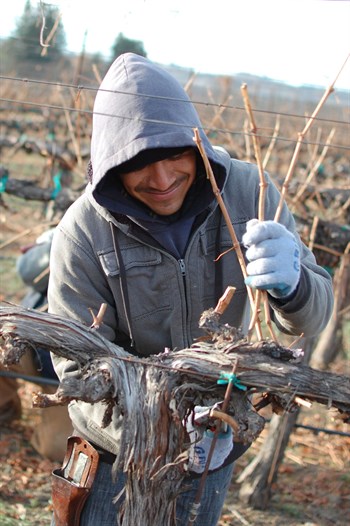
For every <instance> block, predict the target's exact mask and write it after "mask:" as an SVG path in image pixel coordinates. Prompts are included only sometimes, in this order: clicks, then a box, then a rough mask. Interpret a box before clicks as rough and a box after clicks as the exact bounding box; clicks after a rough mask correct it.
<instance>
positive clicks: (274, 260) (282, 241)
mask: <svg viewBox="0 0 350 526" xmlns="http://www.w3.org/2000/svg"><path fill="white" fill-rule="evenodd" d="M242 241H243V244H244V245H245V246H246V247H248V250H247V251H246V256H247V259H248V260H249V262H250V263H248V265H247V273H248V277H247V278H246V279H245V283H246V285H248V286H250V287H254V288H257V289H264V290H267V291H268V292H269V294H271V296H273V297H275V298H284V297H286V296H289V295H290V294H292V292H294V291H295V289H296V288H297V286H298V283H299V279H300V252H299V247H298V244H297V241H296V239H295V237H294V236H293V234H292V233H291V232H289V230H287V229H286V227H285V226H284V225H282V224H281V223H277V222H275V221H258V219H251V220H250V221H248V223H247V231H246V233H245V234H244V235H243V238H242Z"/></svg>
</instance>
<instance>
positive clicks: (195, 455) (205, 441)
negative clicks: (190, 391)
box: [186, 406, 233, 473]
mask: <svg viewBox="0 0 350 526" xmlns="http://www.w3.org/2000/svg"><path fill="white" fill-rule="evenodd" d="M207 409H208V408H207V407H203V406H195V408H194V412H193V413H192V414H191V415H190V416H189V417H188V419H187V420H186V429H187V432H188V435H189V437H190V440H191V447H190V450H189V455H188V469H189V470H190V471H194V472H195V473H203V471H204V469H205V466H206V463H207V459H208V455H209V451H210V447H211V444H212V442H213V438H214V436H215V432H214V431H211V430H209V429H206V426H205V425H197V424H196V423H195V418H194V417H195V415H198V414H200V413H201V412H206V410H207ZM232 449H233V437H232V429H231V427H230V426H226V425H225V430H222V431H220V432H219V433H218V435H217V440H216V444H215V449H214V452H213V455H212V457H211V461H210V465H209V469H210V470H213V469H217V468H219V467H220V466H222V464H223V463H224V461H225V459H226V458H227V457H228V455H229V454H230V452H231V451H232Z"/></svg>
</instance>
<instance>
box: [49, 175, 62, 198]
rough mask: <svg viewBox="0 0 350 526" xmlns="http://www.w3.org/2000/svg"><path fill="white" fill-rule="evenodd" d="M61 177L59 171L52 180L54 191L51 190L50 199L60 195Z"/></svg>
mask: <svg viewBox="0 0 350 526" xmlns="http://www.w3.org/2000/svg"><path fill="white" fill-rule="evenodd" d="M61 177H62V171H61V170H60V171H59V172H57V174H56V175H54V176H53V178H52V180H53V185H54V189H53V190H52V193H51V199H55V198H56V197H57V195H58V194H59V193H60V191H61V190H62V184H61Z"/></svg>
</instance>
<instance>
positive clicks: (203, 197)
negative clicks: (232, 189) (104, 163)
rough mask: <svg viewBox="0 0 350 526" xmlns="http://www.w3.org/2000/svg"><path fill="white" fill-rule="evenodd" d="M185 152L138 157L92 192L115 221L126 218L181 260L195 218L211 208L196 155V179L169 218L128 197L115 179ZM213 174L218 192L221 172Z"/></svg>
mask: <svg viewBox="0 0 350 526" xmlns="http://www.w3.org/2000/svg"><path fill="white" fill-rule="evenodd" d="M185 149H188V148H181V149H179V148H174V149H169V148H166V149H164V151H162V149H159V150H157V151H156V150H153V151H151V152H150V151H149V152H147V151H146V152H143V155H142V156H140V155H139V156H138V159H135V160H132V162H128V163H125V164H126V165H127V166H120V167H118V168H115V169H112V170H109V172H107V174H106V175H105V177H104V179H103V180H102V181H101V182H100V184H99V185H98V189H97V191H95V199H96V200H97V201H98V203H99V204H100V205H102V206H103V207H105V208H107V209H108V210H109V211H110V212H111V213H112V214H113V215H114V216H115V217H116V218H117V219H118V216H126V217H128V218H129V219H130V220H131V221H133V222H134V223H135V224H137V225H139V226H140V227H141V228H142V229H143V230H144V231H146V232H147V233H148V234H149V235H151V236H152V237H153V239H155V240H156V241H157V242H158V243H159V244H160V245H161V246H162V247H164V248H165V249H166V250H167V251H168V252H170V253H171V254H172V255H174V256H175V257H176V258H182V257H183V255H184V252H185V249H186V246H187V243H188V240H189V237H190V233H191V230H192V227H193V224H194V222H195V219H196V217H198V216H199V215H200V214H201V213H203V212H204V211H205V210H208V211H209V208H210V204H212V203H213V204H215V198H214V194H213V191H212V188H211V183H210V181H209V180H208V179H207V177H206V174H205V170H204V166H203V162H202V160H201V158H200V155H199V154H198V153H197V152H196V156H197V173H196V178H195V180H194V183H193V184H192V186H191V188H190V189H189V191H188V193H187V195H186V198H185V201H184V203H183V205H182V207H181V209H180V210H179V211H178V212H176V213H175V214H171V215H169V216H160V215H157V214H155V213H154V212H153V211H152V210H151V209H150V208H149V207H148V206H147V205H145V204H144V203H142V202H141V201H138V200H137V199H135V198H134V197H132V196H130V195H129V194H128V193H127V192H126V190H125V189H124V187H123V185H122V183H121V180H120V178H119V175H120V173H127V172H128V171H130V170H134V169H140V168H142V167H144V166H146V165H147V164H149V162H156V161H159V160H161V159H164V158H167V157H171V156H172V155H176V154H177V153H178V151H179V150H182V151H184V150H185ZM216 172H217V173H218V176H217V180H218V181H217V184H218V186H219V188H221V187H222V184H223V179H224V177H223V174H222V172H223V170H220V167H218V166H217V167H216ZM220 174H221V175H220Z"/></svg>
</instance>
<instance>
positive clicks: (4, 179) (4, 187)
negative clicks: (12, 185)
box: [0, 172, 9, 194]
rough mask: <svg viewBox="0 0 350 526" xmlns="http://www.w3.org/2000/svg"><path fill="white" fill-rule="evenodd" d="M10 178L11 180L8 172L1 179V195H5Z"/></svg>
mask: <svg viewBox="0 0 350 526" xmlns="http://www.w3.org/2000/svg"><path fill="white" fill-rule="evenodd" d="M8 178H9V174H8V172H5V173H4V175H2V176H1V177H0V194H3V193H4V192H5V190H6V184H7V181H8Z"/></svg>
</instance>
